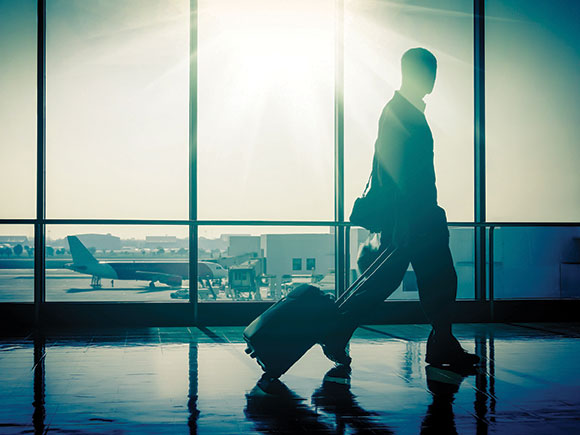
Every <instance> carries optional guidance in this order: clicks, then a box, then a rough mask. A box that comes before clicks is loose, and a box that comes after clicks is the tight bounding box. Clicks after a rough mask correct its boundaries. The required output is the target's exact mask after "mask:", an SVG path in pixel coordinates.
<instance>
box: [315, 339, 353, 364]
mask: <svg viewBox="0 0 580 435" xmlns="http://www.w3.org/2000/svg"><path fill="white" fill-rule="evenodd" d="M320 345H321V346H322V352H323V353H324V355H325V356H326V358H328V359H329V360H330V361H332V362H333V363H335V364H338V365H342V366H346V367H348V366H350V363H351V362H352V358H351V357H350V355H349V354H348V344H347V345H346V346H341V345H336V344H331V343H324V344H322V343H321V344H320Z"/></svg>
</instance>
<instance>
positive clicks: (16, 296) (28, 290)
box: [0, 225, 34, 302]
mask: <svg viewBox="0 0 580 435" xmlns="http://www.w3.org/2000/svg"><path fill="white" fill-rule="evenodd" d="M33 301H34V227H33V226H32V225H0V302H33Z"/></svg>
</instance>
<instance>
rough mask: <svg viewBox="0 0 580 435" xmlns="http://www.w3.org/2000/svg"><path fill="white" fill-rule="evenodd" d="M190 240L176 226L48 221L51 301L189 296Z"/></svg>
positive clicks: (164, 299)
mask: <svg viewBox="0 0 580 435" xmlns="http://www.w3.org/2000/svg"><path fill="white" fill-rule="evenodd" d="M188 288H189V239H188V229H187V227H183V226H177V225H171V226H170V225H164V226H161V225H151V226H149V225H147V226H145V225H140V226H130V225H107V226H105V225H103V226H92V225H74V226H72V225H49V226H47V236H46V298H47V301H49V302H54V301H58V302H63V301H66V302H72V301H93V302H107V301H108V302H110V301H133V302H168V301H180V300H181V301H183V300H187V299H188V292H187V289H188Z"/></svg>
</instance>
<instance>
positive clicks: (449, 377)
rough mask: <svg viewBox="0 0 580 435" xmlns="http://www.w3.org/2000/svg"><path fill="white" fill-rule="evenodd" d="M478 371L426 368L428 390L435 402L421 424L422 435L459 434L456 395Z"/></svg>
mask: <svg viewBox="0 0 580 435" xmlns="http://www.w3.org/2000/svg"><path fill="white" fill-rule="evenodd" d="M476 370H477V369H475V368H472V369H470V370H459V369H453V368H450V367H448V368H442V367H435V366H431V365H428V366H426V367H425V375H426V376H425V377H426V379H427V388H428V389H429V391H430V392H431V394H432V396H433V401H432V403H431V404H430V405H429V407H428V408H427V413H426V415H425V418H424V419H423V422H422V424H421V434H437V435H440V434H457V428H456V427H455V415H454V414H453V402H454V401H455V394H456V393H457V392H458V391H459V387H460V386H461V383H462V382H463V380H464V379H465V378H466V377H467V376H469V375H476V373H477V372H476ZM480 371H481V370H480Z"/></svg>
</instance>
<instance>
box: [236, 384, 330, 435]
mask: <svg viewBox="0 0 580 435" xmlns="http://www.w3.org/2000/svg"><path fill="white" fill-rule="evenodd" d="M304 402H305V399H304V398H302V397H300V396H298V395H297V394H296V393H294V392H293V391H292V390H290V389H289V388H288V387H287V386H286V385H284V383H282V382H281V381H280V380H279V379H270V378H268V377H266V376H262V378H261V379H260V380H259V381H258V383H257V384H256V386H255V387H254V388H252V390H251V391H250V392H249V393H248V394H246V408H245V409H244V414H245V415H246V417H247V418H248V419H250V420H252V421H254V422H255V423H256V430H257V431H259V432H264V433H278V432H283V433H296V432H303V433H304V432H306V433H315V432H328V431H329V430H330V429H331V428H329V427H328V425H326V424H324V423H323V422H322V421H320V415H319V414H318V413H316V412H314V411H313V410H312V409H310V408H309V407H308V406H307V405H305V404H304Z"/></svg>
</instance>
